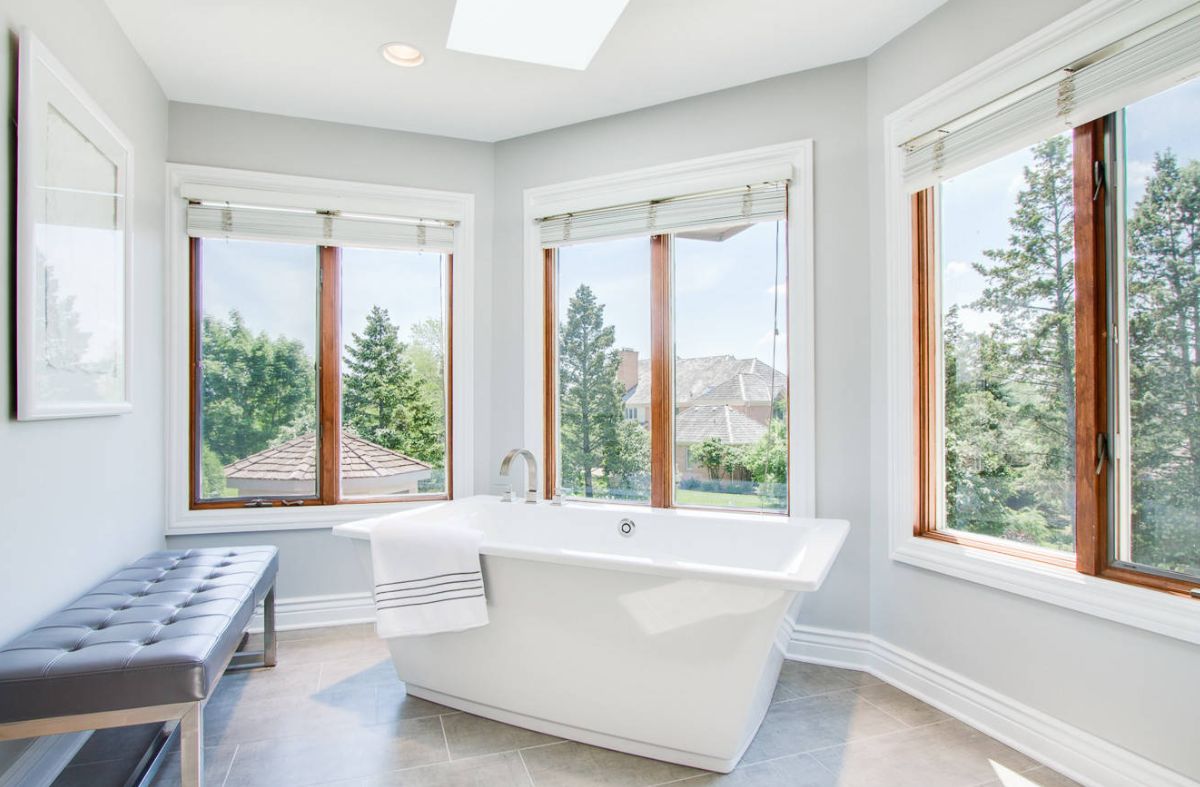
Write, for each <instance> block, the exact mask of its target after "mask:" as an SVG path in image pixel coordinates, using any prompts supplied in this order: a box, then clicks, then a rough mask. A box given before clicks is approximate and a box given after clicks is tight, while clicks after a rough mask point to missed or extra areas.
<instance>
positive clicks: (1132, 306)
mask: <svg viewBox="0 0 1200 787" xmlns="http://www.w3.org/2000/svg"><path fill="white" fill-rule="evenodd" d="M1128 252H1129V253H1128V261H1127V288H1128V289H1127V300H1128V303H1127V310H1128V319H1129V372H1130V408H1131V411H1130V420H1131V423H1132V429H1131V430H1130V433H1131V439H1132V454H1133V456H1132V461H1131V467H1132V472H1133V479H1132V480H1133V510H1132V512H1131V515H1132V531H1133V558H1134V560H1136V561H1137V562H1139V563H1145V564H1149V565H1153V566H1158V567H1160V568H1166V569H1170V570H1177V571H1187V572H1191V573H1193V574H1195V573H1200V524H1198V523H1200V495H1198V492H1200V162H1196V161H1191V162H1188V163H1187V164H1186V165H1181V164H1180V163H1179V161H1178V160H1177V158H1176V156H1175V154H1174V153H1172V152H1171V151H1170V150H1169V149H1168V150H1166V151H1163V152H1160V153H1158V154H1157V155H1156V156H1155V158H1154V166H1153V172H1152V174H1151V176H1150V179H1149V181H1148V183H1147V184H1146V191H1145V195H1144V196H1143V197H1142V198H1141V200H1139V202H1138V203H1137V205H1136V206H1135V208H1134V210H1133V215H1132V216H1131V218H1130V220H1129V224H1128Z"/></svg>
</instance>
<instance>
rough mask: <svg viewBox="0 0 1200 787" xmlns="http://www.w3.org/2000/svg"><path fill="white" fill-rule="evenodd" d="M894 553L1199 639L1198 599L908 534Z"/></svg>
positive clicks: (960, 576)
mask: <svg viewBox="0 0 1200 787" xmlns="http://www.w3.org/2000/svg"><path fill="white" fill-rule="evenodd" d="M891 556H892V559H893V560H895V561H898V562H900V563H906V564H908V565H910V566H916V567H918V568H923V569H926V570H929V571H936V572H938V573H941V574H946V575H948V576H952V577H955V578H957V579H963V580H967V581H968V582H974V583H976V584H979V585H985V586H987V587H991V588H996V589H997V590H1003V591H1006V592H1009V593H1016V594H1017V595H1020V596H1025V597H1026V598H1032V599H1037V600H1038V601H1042V602H1045V603H1047V604H1054V605H1055V606H1059V607H1065V608H1066V609H1071V610H1074V611H1076V612H1082V613H1084V614H1087V615H1093V616H1095V617H1098V618H1103V619H1104V620H1111V621H1113V622H1115V623H1122V624H1124V625H1127V626H1133V627H1134V628H1139V629H1143V630H1145V631H1152V632H1154V633H1156V634H1161V635H1163V636H1166V637H1172V638H1174V639H1179V640H1183V641H1185V642H1191V643H1193V644H1200V602H1198V601H1194V600H1192V599H1188V598H1183V597H1180V596H1174V595H1171V594H1169V593H1163V592H1161V591H1157V590H1153V589H1150V588H1144V587H1138V586H1135V585H1128V584H1125V583H1122V582H1116V581H1113V580H1110V579H1102V578H1099V577H1092V576H1088V575H1087V574H1080V573H1078V572H1076V571H1075V570H1073V569H1068V568H1062V567H1059V566H1054V565H1050V564H1047V563H1039V562H1037V561H1033V560H1028V559H1024V558H1019V557H1014V556H1011V555H1005V554H1001V553H998V552H989V551H985V550H982V549H975V548H972V547H968V546H963V545H960V544H954V543H950V542H946V541H938V540H934V539H929V538H918V537H915V536H907V537H905V538H903V539H901V540H899V542H898V544H896V545H894V546H893V548H892V555H891Z"/></svg>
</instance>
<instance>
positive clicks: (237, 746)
mask: <svg viewBox="0 0 1200 787" xmlns="http://www.w3.org/2000/svg"><path fill="white" fill-rule="evenodd" d="M241 750H242V744H240V743H235V744H233V756H232V757H230V758H229V766H228V767H227V768H226V769H225V778H223V779H221V787H225V785H226V784H228V783H229V774H231V773H233V763H234V761H235V760H237V756H238V752H239V751H241Z"/></svg>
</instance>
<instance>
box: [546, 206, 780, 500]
mask: <svg viewBox="0 0 1200 787" xmlns="http://www.w3.org/2000/svg"><path fill="white" fill-rule="evenodd" d="M781 220H782V219H781ZM557 271H558V249H557V248H553V247H544V248H543V249H542V285H543V286H542V330H543V334H542V381H543V390H542V410H543V411H542V418H543V421H542V423H543V424H544V429H543V431H542V438H543V446H542V450H543V452H544V456H545V457H546V467H545V471H544V482H545V483H544V484H543V488H544V490H545V493H544V497H545V498H546V499H547V500H551V499H553V498H554V497H555V494H556V492H557V485H558V476H559V467H558V426H559V425H558V412H557V405H558V310H557V306H556V304H557V298H558V286H557V285H558V281H557V278H558V277H557ZM673 274H674V236H673V235H671V234H669V233H667V234H660V235H651V236H650V407H649V421H650V425H651V429H650V499H649V501H648V505H649V506H650V507H651V508H681V509H686V510H689V511H693V510H698V511H722V512H736V513H756V514H761V515H764V516H783V517H786V516H790V514H791V501H792V485H791V483H788V485H787V502H786V504H785V507H784V510H782V511H758V510H755V509H736V508H732V507H720V506H695V505H685V506H681V505H678V504H677V503H676V502H675V391H674V380H675V375H674V369H673V365H672V363H671V359H672V356H673V354H674V353H673V349H674V327H673V324H672V320H671V318H672V315H673V314H674V309H673V300H672V298H673V294H674V281H673ZM784 310H785V314H786V316H787V318H788V319H789V323H788V325H789V327H790V318H791V309H790V308H788V306H787V305H785V306H784ZM789 338H790V335H789ZM790 385H791V383H790V381H789V386H790ZM787 405H788V406H787V407H786V408H785V410H786V413H787V416H786V417H787V436H788V462H789V465H790V463H791V437H792V423H791V407H790V402H788V403H787ZM788 480H789V482H790V480H791V479H790V470H789V479H788ZM571 500H572V502H576V501H577V502H583V503H605V504H609V505H630V506H637V507H645V506H646V505H647V503H625V502H621V501H613V500H605V499H593V498H586V497H572V498H571Z"/></svg>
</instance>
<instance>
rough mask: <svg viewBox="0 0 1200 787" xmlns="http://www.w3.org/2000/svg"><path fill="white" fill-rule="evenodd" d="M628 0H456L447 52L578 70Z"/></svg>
mask: <svg viewBox="0 0 1200 787" xmlns="http://www.w3.org/2000/svg"><path fill="white" fill-rule="evenodd" d="M628 2H629V0H587V2H584V3H579V2H570V0H506V2H503V3H500V2H497V1H496V0H457V2H456V3H455V4H454V19H453V20H452V21H451V22H450V36H449V38H448V39H447V41H446V47H447V48H449V49H455V50H457V51H459V52H470V53H472V54H476V55H489V56H491V57H503V58H506V59H508V60H521V61H524V62H526V63H537V64H539V65H545V66H559V67H560V68H573V69H575V70H577V71H582V70H583V69H585V68H587V67H588V64H589V63H591V62H592V58H593V57H594V56H595V55H596V51H597V50H598V49H600V45H601V44H603V43H604V39H605V38H607V37H608V34H609V32H610V31H611V30H612V28H613V25H615V24H616V23H617V19H618V18H619V17H620V16H621V12H622V11H624V10H625V5H626V4H627V3H628Z"/></svg>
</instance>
